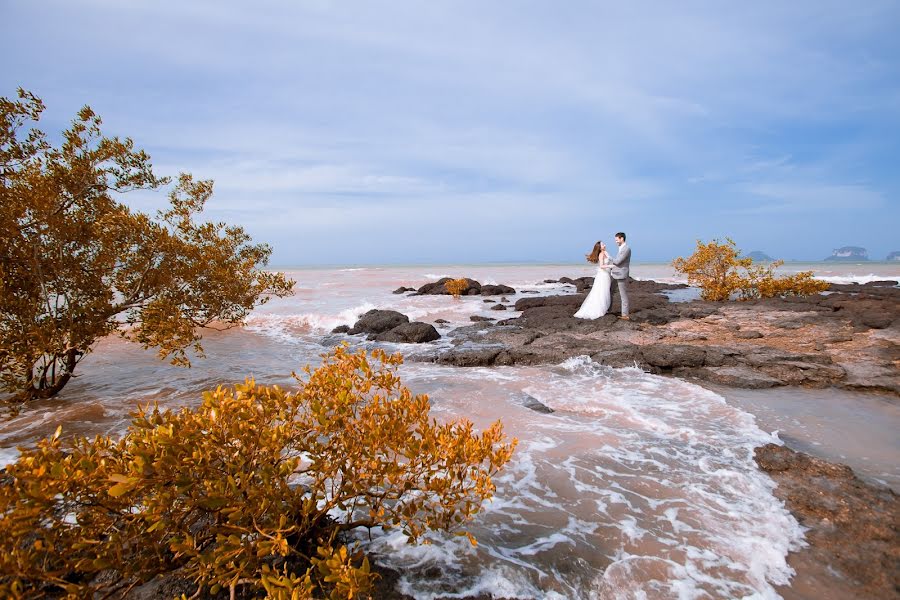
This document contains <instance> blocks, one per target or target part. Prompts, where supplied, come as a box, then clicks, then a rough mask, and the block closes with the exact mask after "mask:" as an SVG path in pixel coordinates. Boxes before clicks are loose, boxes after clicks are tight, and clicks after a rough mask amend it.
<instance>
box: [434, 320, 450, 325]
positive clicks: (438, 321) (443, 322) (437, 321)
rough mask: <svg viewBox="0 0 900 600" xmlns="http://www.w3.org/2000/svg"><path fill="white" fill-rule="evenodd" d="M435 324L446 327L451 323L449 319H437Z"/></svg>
mask: <svg viewBox="0 0 900 600" xmlns="http://www.w3.org/2000/svg"><path fill="white" fill-rule="evenodd" d="M434 322H435V323H438V324H439V325H446V324H447V323H449V322H450V321H448V320H447V319H435V320H434Z"/></svg>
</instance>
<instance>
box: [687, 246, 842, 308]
mask: <svg viewBox="0 0 900 600" xmlns="http://www.w3.org/2000/svg"><path fill="white" fill-rule="evenodd" d="M783 264H784V261H781V260H776V261H774V262H771V263H768V264H765V265H760V264H754V263H753V259H752V258H750V257H748V256H745V257H741V251H740V250H738V248H737V246H736V245H735V243H734V240H732V239H730V238H725V241H724V242H720V241H719V240H712V241H710V242H709V243H706V244H704V243H703V242H702V241H700V240H697V250H696V251H694V253H693V254H692V255H691V256H689V257H687V258H681V257H679V258H676V259H675V260H674V261H673V262H672V266H673V267H675V271H676V272H677V273H681V274H682V275H686V276H687V279H688V283H689V284H691V285H695V286H698V287H699V288H700V297H701V298H703V299H704V300H713V301H722V300H728V299H729V298H731V297H732V295H737V297H738V299H740V300H751V299H754V298H773V297H775V296H798V295H808V294H817V293H819V292H823V291H825V290H827V289H828V287H829V285H828V283H827V282H825V281H821V280H818V279H814V278H813V272H812V271H802V272H800V273H795V274H794V275H786V276H783V277H777V276H776V275H775V269H777V268H778V267H780V266H781V265H783Z"/></svg>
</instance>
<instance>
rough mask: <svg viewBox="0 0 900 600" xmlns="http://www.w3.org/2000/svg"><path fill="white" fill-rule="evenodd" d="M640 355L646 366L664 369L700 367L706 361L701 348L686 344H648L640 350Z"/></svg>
mask: <svg viewBox="0 0 900 600" xmlns="http://www.w3.org/2000/svg"><path fill="white" fill-rule="evenodd" d="M641 354H642V355H643V357H644V362H646V363H647V364H649V365H651V366H654V367H661V368H666V369H674V368H678V367H701V366H703V364H704V362H705V361H706V351H705V350H704V349H703V348H702V347H700V346H691V345H688V344H649V345H646V346H644V347H643V348H641Z"/></svg>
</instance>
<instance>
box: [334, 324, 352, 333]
mask: <svg viewBox="0 0 900 600" xmlns="http://www.w3.org/2000/svg"><path fill="white" fill-rule="evenodd" d="M349 331H350V326H349V325H338V326H337V327H335V328H334V329H332V330H331V333H347V332H349Z"/></svg>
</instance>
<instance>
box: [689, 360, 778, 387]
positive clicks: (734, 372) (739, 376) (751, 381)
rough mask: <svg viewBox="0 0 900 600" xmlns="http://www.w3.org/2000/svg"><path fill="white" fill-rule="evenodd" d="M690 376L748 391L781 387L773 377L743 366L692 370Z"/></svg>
mask: <svg viewBox="0 0 900 600" xmlns="http://www.w3.org/2000/svg"><path fill="white" fill-rule="evenodd" d="M690 374H691V375H694V376H695V377H698V378H700V379H703V380H705V381H710V382H712V383H718V384H721V385H727V386H731V387H738V388H746V389H750V390H756V389H764V388H770V387H775V386H777V385H781V382H780V381H778V380H777V379H775V378H774V377H769V376H768V375H766V374H765V373H760V372H759V371H757V370H756V369H751V368H750V367H745V366H734V367H703V368H701V369H695V370H693V371H692V372H691V373H690Z"/></svg>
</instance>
